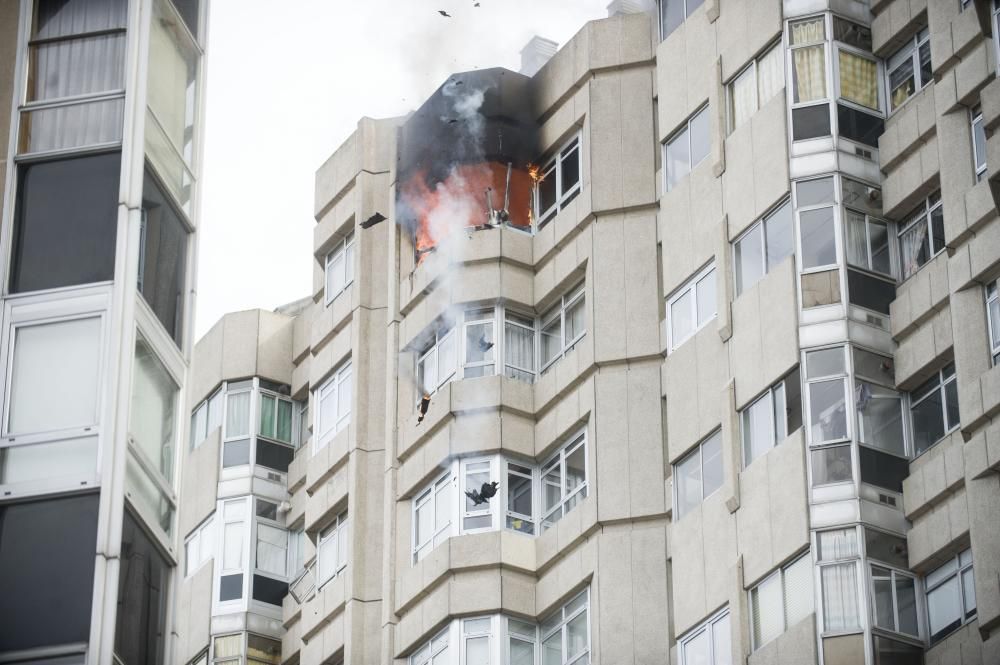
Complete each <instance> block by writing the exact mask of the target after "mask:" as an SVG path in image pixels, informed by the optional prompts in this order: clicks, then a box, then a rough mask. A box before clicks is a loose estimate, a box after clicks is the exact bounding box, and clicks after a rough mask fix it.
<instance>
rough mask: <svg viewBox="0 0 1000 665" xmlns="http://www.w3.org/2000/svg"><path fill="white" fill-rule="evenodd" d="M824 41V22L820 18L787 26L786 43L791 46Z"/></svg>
mask: <svg viewBox="0 0 1000 665" xmlns="http://www.w3.org/2000/svg"><path fill="white" fill-rule="evenodd" d="M825 39H826V22H825V20H824V18H823V17H822V16H817V17H815V18H808V19H805V20H804V21H797V22H795V23H792V24H791V25H790V26H789V31H788V42H789V44H791V45H793V46H798V45H799V44H813V43H815V42H821V41H823V40H825Z"/></svg>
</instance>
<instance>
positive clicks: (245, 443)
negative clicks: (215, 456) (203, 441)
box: [222, 439, 250, 469]
mask: <svg viewBox="0 0 1000 665" xmlns="http://www.w3.org/2000/svg"><path fill="white" fill-rule="evenodd" d="M249 463H250V439H240V440H239V441H227V442H225V443H224V444H222V467H223V468H224V469H228V468H229V467H231V466H243V465H244V464H249Z"/></svg>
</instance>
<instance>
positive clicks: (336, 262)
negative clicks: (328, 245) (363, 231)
mask: <svg viewBox="0 0 1000 665" xmlns="http://www.w3.org/2000/svg"><path fill="white" fill-rule="evenodd" d="M354 251H355V250H354V232H353V231H352V232H350V233H348V234H347V236H346V237H345V238H344V239H343V240H341V241H340V242H338V243H337V245H336V246H335V247H334V248H333V249H332V250H331V251H330V252H329V253H328V254H327V255H326V281H325V288H324V293H325V297H326V304H327V305H329V304H330V303H332V302H333V301H334V299H335V298H336V297H337V296H338V295H340V293H341V292H342V291H343V290H344V289H346V288H347V287H348V286H349V285H350V284H351V283H352V282H353V281H354Z"/></svg>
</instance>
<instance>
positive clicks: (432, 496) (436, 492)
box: [410, 468, 464, 565]
mask: <svg viewBox="0 0 1000 665" xmlns="http://www.w3.org/2000/svg"><path fill="white" fill-rule="evenodd" d="M442 491H447V494H448V496H446V497H445V498H444V500H445V501H447V502H448V504H450V505H447V509H448V510H447V511H446V513H445V514H447V515H448V521H447V522H446V523H444V524H441V525H439V524H438V523H437V517H438V514H439V513H438V505H437V503H438V501H439V500H440V499H439V497H440V493H441V492H442ZM463 498H464V497H463ZM458 500H459V499H458V497H457V487H456V478H455V474H454V472H453V471H452V469H451V468H449V469H448V470H447V471H445V472H444V473H442V474H441V475H440V476H438V477H437V478H436V479H435V480H433V481H432V482H431V483H429V484H428V485H427V486H426V487H425V488H424V489H423V490H422V491H420V492H419V493H418V494H417V495H416V496H414V497H413V499H412V500H411V501H410V565H416V564H417V562H418V561H420V560H421V559H423V558H424V557H426V556H427V555H428V554H430V553H431V552H433V551H434V549H435V548H436V547H437V546H438V545H440V544H441V543H443V542H444V541H445V540H447V539H448V538H450V537H451V535H452V525H453V524H454V523H455V519H456V518H455V514H454V513H455V505H456V504H455V502H457V501H458ZM426 506H430V508H429V510H430V514H431V516H432V517H433V518H434V522H433V524H434V528H433V529H432V531H431V534H430V536H429V537H428V538H427V539H426V540H423V541H420V542H417V525H418V523H419V522H418V520H419V513H420V510H421V509H422V508H424V507H426ZM439 539H440V540H439ZM428 546H429V547H428ZM425 547H426V548H427V549H426V550H425V549H424V548H425ZM421 552H423V553H421Z"/></svg>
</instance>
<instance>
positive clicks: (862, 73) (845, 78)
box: [839, 50, 878, 111]
mask: <svg viewBox="0 0 1000 665" xmlns="http://www.w3.org/2000/svg"><path fill="white" fill-rule="evenodd" d="M839 53H840V96H841V97H843V98H844V99H846V100H848V101H852V102H855V103H856V104H861V105H862V106H867V107H868V108H870V109H874V110H876V111H877V110H878V67H877V66H876V64H875V62H874V61H873V60H869V59H868V58H863V57H861V56H860V55H856V54H854V53H850V52H848V51H843V50H841V51H840V52H839Z"/></svg>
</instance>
